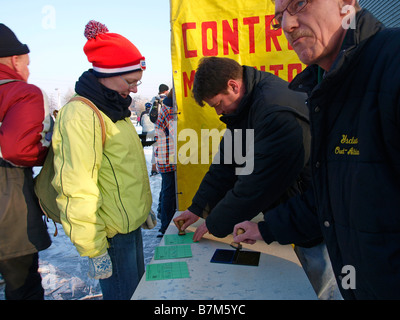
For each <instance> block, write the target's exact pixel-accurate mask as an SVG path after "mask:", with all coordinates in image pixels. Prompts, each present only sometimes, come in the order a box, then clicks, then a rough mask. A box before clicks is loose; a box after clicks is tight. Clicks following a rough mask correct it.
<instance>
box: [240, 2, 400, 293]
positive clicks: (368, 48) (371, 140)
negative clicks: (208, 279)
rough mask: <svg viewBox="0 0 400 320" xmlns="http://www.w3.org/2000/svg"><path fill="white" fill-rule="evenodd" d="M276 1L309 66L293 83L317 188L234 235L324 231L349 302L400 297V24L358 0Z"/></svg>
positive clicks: (299, 237) (280, 19) (278, 236)
mask: <svg viewBox="0 0 400 320" xmlns="http://www.w3.org/2000/svg"><path fill="white" fill-rule="evenodd" d="M275 5H276V7H275V12H276V19H274V27H275V28H280V27H281V28H282V30H283V31H284V33H285V35H286V37H287V39H288V41H289V42H290V44H291V45H292V46H293V48H294V50H295V51H296V53H297V54H298V56H299V57H300V59H301V60H302V62H304V63H306V64H308V65H309V67H307V68H306V69H305V70H304V71H303V72H302V73H300V74H299V75H298V76H297V77H296V78H295V79H294V80H293V81H292V83H291V84H290V88H292V89H293V90H297V91H304V92H307V94H308V97H309V98H308V107H309V110H310V121H311V135H312V140H311V141H312V144H311V168H312V187H311V188H309V190H308V191H307V192H305V194H304V195H302V196H301V197H294V198H292V199H291V200H289V201H288V202H287V203H285V204H283V205H281V206H279V207H277V208H275V209H273V210H271V211H269V212H267V213H266V214H265V216H264V220H265V221H262V222H260V223H258V224H254V223H252V222H243V223H240V224H238V225H236V226H235V230H236V229H237V228H239V227H240V228H243V229H245V230H246V232H245V233H244V234H242V235H239V236H237V237H235V240H236V241H245V242H248V243H252V242H254V240H257V239H264V241H265V242H267V243H271V242H273V241H278V242H279V243H281V244H285V243H298V242H303V241H306V240H307V239H312V238H315V237H318V236H321V235H322V236H323V237H324V239H325V242H326V246H327V248H328V252H329V256H330V259H331V262H332V266H333V270H334V272H335V276H336V279H337V282H338V285H339V288H340V290H341V293H342V296H343V298H344V299H400V290H399V288H400V214H399V208H400V197H399V195H400V55H399V52H400V29H385V28H384V26H383V25H382V24H381V23H380V22H379V21H378V20H377V19H376V18H375V17H373V16H372V15H371V14H370V13H369V12H368V11H367V10H365V9H361V8H360V7H359V5H358V3H357V2H356V1H355V0H348V1H340V0H335V1H322V0H314V1H312V2H311V1H287V0H277V1H276V3H275ZM346 5H347V7H346ZM349 5H350V7H349ZM349 9H350V10H349ZM348 12H350V13H351V12H356V14H355V20H354V15H353V19H352V17H349V15H348ZM326 13H329V14H326ZM322 18H323V19H322ZM321 21H323V23H321ZM324 39H330V41H327V42H324Z"/></svg>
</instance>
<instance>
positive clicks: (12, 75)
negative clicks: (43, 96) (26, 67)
mask: <svg viewBox="0 0 400 320" xmlns="http://www.w3.org/2000/svg"><path fill="white" fill-rule="evenodd" d="M0 79H2V80H4V79H16V80H22V81H24V79H22V77H21V76H20V75H19V74H18V73H16V72H15V71H14V70H13V69H11V68H10V67H8V66H6V65H5V64H1V63H0Z"/></svg>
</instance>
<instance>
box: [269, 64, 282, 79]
mask: <svg viewBox="0 0 400 320" xmlns="http://www.w3.org/2000/svg"><path fill="white" fill-rule="evenodd" d="M269 70H271V71H273V72H274V75H276V76H277V77H279V71H280V70H283V64H275V65H270V66H269Z"/></svg>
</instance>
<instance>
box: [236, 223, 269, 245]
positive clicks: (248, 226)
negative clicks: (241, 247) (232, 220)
mask: <svg viewBox="0 0 400 320" xmlns="http://www.w3.org/2000/svg"><path fill="white" fill-rule="evenodd" d="M239 228H242V229H243V230H244V231H245V232H244V233H242V234H239V235H237V230H238V229H239ZM233 235H234V237H233V241H235V242H236V243H239V242H243V243H247V244H255V243H256V241H257V240H263V237H262V236H261V233H260V230H259V229H258V224H257V223H254V222H250V221H244V222H241V223H238V224H237V225H235V227H234V229H233Z"/></svg>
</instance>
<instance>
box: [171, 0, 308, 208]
mask: <svg viewBox="0 0 400 320" xmlns="http://www.w3.org/2000/svg"><path fill="white" fill-rule="evenodd" d="M170 7H171V10H170V12H171V55H172V70H173V79H174V87H175V93H176V104H177V108H178V110H177V112H178V115H177V137H176V139H177V144H176V148H177V154H176V155H177V159H176V160H177V191H178V210H186V209H187V208H188V206H190V204H191V200H192V198H193V196H194V194H195V193H196V191H197V189H198V187H199V185H200V182H201V180H202V178H203V177H204V175H205V173H206V172H207V170H208V168H209V166H210V164H211V162H212V159H213V156H214V154H215V153H216V151H217V147H218V142H217V143H213V142H212V139H211V137H210V136H213V137H215V134H214V135H211V134H210V130H211V129H217V130H218V131H222V130H224V128H225V125H224V124H223V123H222V122H221V121H219V117H218V116H217V114H216V113H215V111H214V109H212V108H211V107H209V106H205V107H200V106H198V105H197V104H196V103H195V101H194V99H193V98H192V92H191V90H192V87H193V81H194V76H195V72H196V69H197V65H198V63H199V60H200V59H201V58H202V57H208V56H219V57H227V58H231V59H234V60H236V61H238V62H239V63H240V64H242V65H248V66H253V67H255V68H257V69H258V70H263V71H267V72H271V73H273V74H275V75H277V76H279V77H281V78H282V79H284V80H287V81H291V80H292V79H293V78H294V77H295V76H296V75H297V74H298V73H299V72H301V71H302V70H303V69H304V67H305V66H304V65H303V64H302V63H301V62H300V61H299V60H298V58H297V55H296V53H295V52H294V51H293V49H292V48H291V47H290V45H289V44H288V42H287V40H286V38H285V36H284V35H283V33H282V30H277V31H275V30H273V29H272V28H271V27H270V22H271V20H272V18H273V15H274V10H275V7H274V4H273V3H272V1H270V0H265V1H259V0H231V1H223V0H170ZM214 131H215V130H214ZM217 136H218V135H217ZM219 137H220V136H219ZM214 140H215V139H214ZM214 142H215V141H214Z"/></svg>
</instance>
